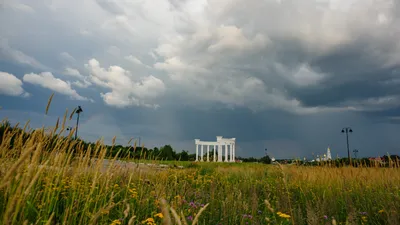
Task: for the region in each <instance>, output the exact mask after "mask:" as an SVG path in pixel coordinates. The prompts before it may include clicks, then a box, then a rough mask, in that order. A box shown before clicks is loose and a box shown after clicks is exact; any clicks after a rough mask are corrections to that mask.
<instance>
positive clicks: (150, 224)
mask: <svg viewBox="0 0 400 225" xmlns="http://www.w3.org/2000/svg"><path fill="white" fill-rule="evenodd" d="M142 224H146V225H155V224H156V223H155V222H154V219H153V218H147V219H146V220H143V221H142Z"/></svg>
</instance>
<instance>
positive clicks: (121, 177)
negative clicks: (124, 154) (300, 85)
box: [0, 107, 400, 225]
mask: <svg viewBox="0 0 400 225" xmlns="http://www.w3.org/2000/svg"><path fill="white" fill-rule="evenodd" d="M47 110H48V107H47V109H46V111H47ZM65 115H67V113H66V114H65ZM65 118H66V116H64V119H63V123H62V124H61V126H60V125H59V124H58V122H57V125H56V126H55V127H54V128H53V129H52V130H50V131H48V132H45V129H44V128H42V129H39V130H30V131H28V130H26V127H27V126H25V128H23V129H22V130H25V131H26V132H28V133H30V135H28V136H27V135H26V134H25V133H24V132H20V129H16V128H15V127H10V126H9V125H4V126H3V128H4V129H5V131H4V135H3V138H2V140H1V145H0V224H207V225H208V224H400V215H399V212H400V204H399V203H400V171H399V169H398V168H399V167H398V166H397V167H393V168H378V167H376V168H366V167H362V166H361V167H358V168H353V167H342V168H333V167H329V166H328V165H326V166H320V167H304V166H296V165H288V166H272V165H270V166H267V165H262V164H228V163H192V164H190V165H189V164H186V165H185V166H187V167H186V168H185V169H177V168H173V167H169V168H164V169H163V168H162V169H155V168H151V167H146V166H143V165H142V166H139V164H135V165H134V166H124V165H122V164H120V163H118V162H117V161H115V159H116V158H114V160H111V163H110V164H107V165H106V166H105V164H104V162H103V159H104V158H105V157H106V156H107V149H106V148H105V147H104V145H103V144H102V143H101V142H100V141H99V142H97V143H96V145H95V147H93V148H92V147H90V146H89V148H88V149H84V148H83V145H81V144H80V143H79V141H76V140H73V139H71V138H54V135H57V134H62V132H64V131H63V129H64V127H65V126H64V123H65V120H66V119H65ZM72 133H73V132H72ZM72 133H70V137H71V136H72ZM93 158H96V159H97V160H95V161H94V160H93Z"/></svg>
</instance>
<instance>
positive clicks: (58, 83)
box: [22, 72, 90, 101]
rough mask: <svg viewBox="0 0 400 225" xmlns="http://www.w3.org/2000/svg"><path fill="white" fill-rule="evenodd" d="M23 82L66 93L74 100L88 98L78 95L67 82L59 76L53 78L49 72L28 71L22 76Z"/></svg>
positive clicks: (85, 99)
mask: <svg viewBox="0 0 400 225" xmlns="http://www.w3.org/2000/svg"><path fill="white" fill-rule="evenodd" d="M22 80H23V81H24V82H27V83H31V84H33V85H38V86H41V87H43V88H47V89H49V90H52V91H54V92H57V93H60V94H63V95H66V96H69V97H71V98H72V99H75V100H81V101H87V100H90V99H88V98H85V97H82V96H80V95H79V94H78V93H77V92H76V91H75V90H74V89H72V88H71V84H70V83H69V82H65V81H63V80H61V79H59V78H55V77H54V76H53V74H52V73H50V72H43V73H40V74H35V73H29V74H25V75H24V77H23V78H22Z"/></svg>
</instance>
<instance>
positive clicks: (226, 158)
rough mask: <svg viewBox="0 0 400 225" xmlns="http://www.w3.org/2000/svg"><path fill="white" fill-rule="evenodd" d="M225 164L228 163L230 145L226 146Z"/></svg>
mask: <svg viewBox="0 0 400 225" xmlns="http://www.w3.org/2000/svg"><path fill="white" fill-rule="evenodd" d="M225 162H228V145H227V144H225Z"/></svg>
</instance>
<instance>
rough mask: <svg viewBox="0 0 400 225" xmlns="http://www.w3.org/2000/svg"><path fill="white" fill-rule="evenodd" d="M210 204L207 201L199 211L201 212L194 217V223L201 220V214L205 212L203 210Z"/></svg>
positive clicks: (194, 224)
mask: <svg viewBox="0 0 400 225" xmlns="http://www.w3.org/2000/svg"><path fill="white" fill-rule="evenodd" d="M209 204H210V203H207V204H206V205H205V206H203V207H202V208H201V209H200V211H199V212H198V213H197V215H196V216H195V217H194V219H193V223H192V225H196V224H197V222H199V218H200V215H201V214H202V213H203V211H204V210H205V209H206V208H207V206H208V205H209Z"/></svg>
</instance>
